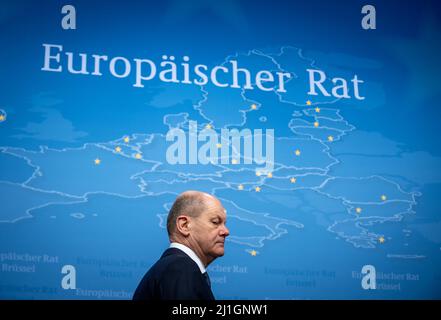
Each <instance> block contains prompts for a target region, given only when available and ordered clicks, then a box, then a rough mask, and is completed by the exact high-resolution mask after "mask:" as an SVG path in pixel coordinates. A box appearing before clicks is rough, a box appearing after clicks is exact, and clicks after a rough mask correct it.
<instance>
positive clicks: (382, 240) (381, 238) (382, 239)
mask: <svg viewBox="0 0 441 320" xmlns="http://www.w3.org/2000/svg"><path fill="white" fill-rule="evenodd" d="M378 241H379V242H380V243H384V241H386V239H384V237H383V236H381V237H379V238H378Z"/></svg>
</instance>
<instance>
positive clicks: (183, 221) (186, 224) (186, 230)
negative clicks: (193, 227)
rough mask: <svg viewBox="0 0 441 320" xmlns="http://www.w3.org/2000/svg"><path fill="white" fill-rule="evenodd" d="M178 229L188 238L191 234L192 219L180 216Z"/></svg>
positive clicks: (177, 223)
mask: <svg viewBox="0 0 441 320" xmlns="http://www.w3.org/2000/svg"><path fill="white" fill-rule="evenodd" d="M176 229H177V231H178V232H179V233H180V234H182V235H183V236H184V237H188V235H189V234H190V217H189V216H185V215H180V216H178V217H177V218H176Z"/></svg>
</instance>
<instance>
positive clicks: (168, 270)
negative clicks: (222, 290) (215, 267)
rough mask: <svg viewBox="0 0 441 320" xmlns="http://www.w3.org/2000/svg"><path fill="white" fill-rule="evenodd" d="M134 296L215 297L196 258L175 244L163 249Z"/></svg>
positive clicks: (145, 298)
mask: <svg viewBox="0 0 441 320" xmlns="http://www.w3.org/2000/svg"><path fill="white" fill-rule="evenodd" d="M133 300H214V296H213V293H212V292H211V288H210V286H209V285H208V283H207V281H206V279H205V278H204V276H203V275H202V273H201V270H200V269H199V267H198V265H197V264H196V262H194V261H193V260H192V259H191V258H190V257H189V256H188V255H187V254H186V253H185V252H183V251H182V250H179V249H176V248H169V249H167V250H165V252H164V253H163V254H162V256H161V258H160V259H159V260H158V261H157V262H156V263H155V264H154V265H153V266H152V267H151V268H150V270H149V271H148V272H147V273H146V274H145V276H144V277H143V278H142V280H141V282H140V283H139V285H138V288H136V291H135V294H134V295H133Z"/></svg>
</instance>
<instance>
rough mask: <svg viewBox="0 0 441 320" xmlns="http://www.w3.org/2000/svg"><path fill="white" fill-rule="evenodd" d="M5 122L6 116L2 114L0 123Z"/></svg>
mask: <svg viewBox="0 0 441 320" xmlns="http://www.w3.org/2000/svg"><path fill="white" fill-rule="evenodd" d="M3 121H5V116H4V115H2V114H0V122H3Z"/></svg>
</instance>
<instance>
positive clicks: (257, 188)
mask: <svg viewBox="0 0 441 320" xmlns="http://www.w3.org/2000/svg"><path fill="white" fill-rule="evenodd" d="M254 190H256V192H260V190H262V189H261V188H260V187H255V188H254Z"/></svg>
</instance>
